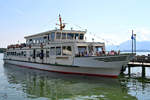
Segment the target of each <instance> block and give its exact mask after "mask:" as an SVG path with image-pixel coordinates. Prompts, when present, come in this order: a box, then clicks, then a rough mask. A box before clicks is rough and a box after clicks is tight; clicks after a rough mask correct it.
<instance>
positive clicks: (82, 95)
mask: <svg viewBox="0 0 150 100" xmlns="http://www.w3.org/2000/svg"><path fill="white" fill-rule="evenodd" d="M2 59H3V54H0V100H150V73H149V72H150V68H146V78H144V79H142V78H140V75H141V73H140V72H141V71H140V70H141V69H140V68H134V69H132V70H131V72H132V75H131V77H128V75H126V73H127V71H126V72H125V74H124V75H120V76H119V78H118V79H112V78H102V77H93V76H91V77H90V76H81V75H69V74H60V73H54V72H46V71H40V70H34V69H26V68H20V67H18V66H14V65H10V64H4V63H3V60H2Z"/></svg>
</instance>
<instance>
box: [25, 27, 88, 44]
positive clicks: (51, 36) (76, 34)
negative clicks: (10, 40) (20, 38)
mask: <svg viewBox="0 0 150 100" xmlns="http://www.w3.org/2000/svg"><path fill="white" fill-rule="evenodd" d="M85 33H86V31H78V30H59V29H57V30H51V31H46V32H42V33H38V34H34V35H30V36H26V37H24V38H25V39H26V43H27V44H40V43H47V42H59V41H60V42H73V41H78V42H83V41H85V38H84V35H85Z"/></svg>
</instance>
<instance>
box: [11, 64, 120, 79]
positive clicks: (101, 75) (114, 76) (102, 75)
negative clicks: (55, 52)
mask: <svg viewBox="0 0 150 100" xmlns="http://www.w3.org/2000/svg"><path fill="white" fill-rule="evenodd" d="M13 65H17V64H13ZM17 66H18V67H23V68H29V69H37V70H42V71H48V72H57V73H63V74H78V75H87V76H100V77H111V78H118V76H116V75H104V74H88V73H78V72H64V71H54V70H47V69H40V68H35V67H30V66H22V65H17Z"/></svg>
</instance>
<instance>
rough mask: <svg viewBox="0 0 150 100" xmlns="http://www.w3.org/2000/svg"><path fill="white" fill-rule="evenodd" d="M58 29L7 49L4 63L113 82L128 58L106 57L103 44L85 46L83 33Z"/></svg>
mask: <svg viewBox="0 0 150 100" xmlns="http://www.w3.org/2000/svg"><path fill="white" fill-rule="evenodd" d="M59 21H60V25H59V26H60V29H55V30H50V31H47V32H43V33H39V34H35V35H31V36H26V37H25V39H26V43H24V44H16V45H9V46H8V47H7V50H6V52H5V54H4V62H5V63H10V64H15V65H18V66H20V67H27V68H34V69H40V70H46V71H52V72H61V73H67V74H81V75H95V76H105V77H114V78H116V77H117V76H118V75H119V74H120V71H121V69H122V67H123V66H126V65H127V63H128V61H129V58H130V55H129V54H119V52H117V53H116V52H111V53H106V51H105V44H104V43H101V42H86V40H85V38H84V36H85V34H86V31H78V30H72V29H71V30H64V27H65V24H63V23H62V21H61V16H59Z"/></svg>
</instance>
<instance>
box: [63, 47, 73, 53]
mask: <svg viewBox="0 0 150 100" xmlns="http://www.w3.org/2000/svg"><path fill="white" fill-rule="evenodd" d="M62 53H63V55H71V54H72V50H71V46H63V50H62Z"/></svg>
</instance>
